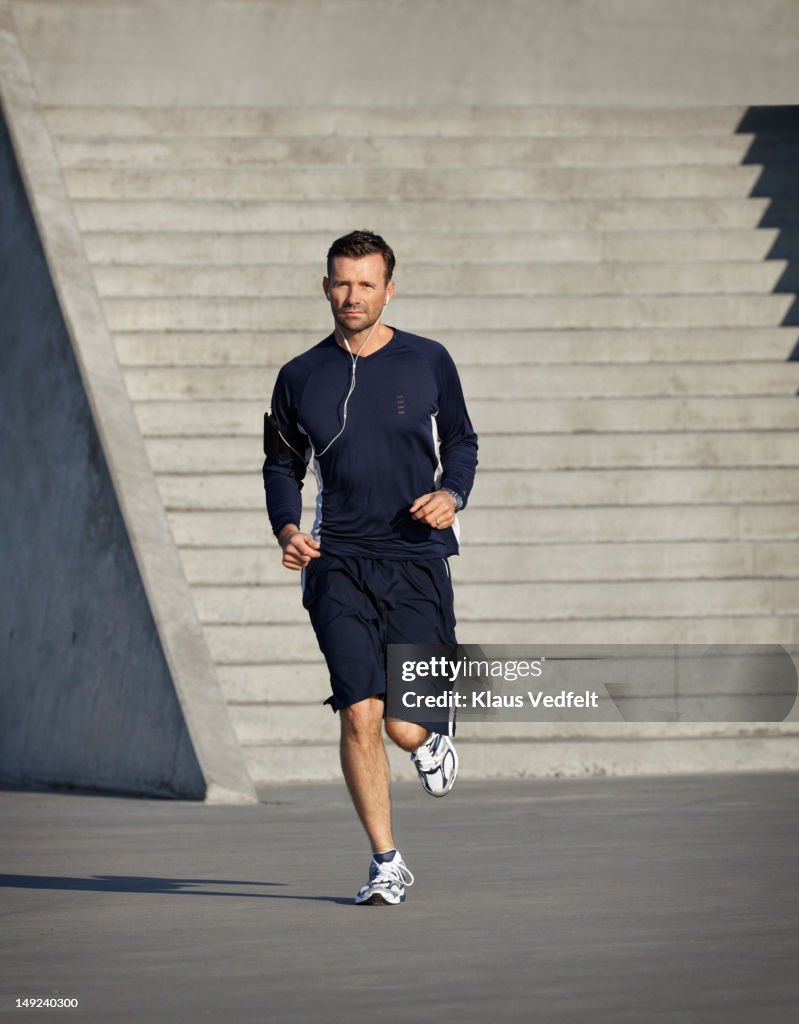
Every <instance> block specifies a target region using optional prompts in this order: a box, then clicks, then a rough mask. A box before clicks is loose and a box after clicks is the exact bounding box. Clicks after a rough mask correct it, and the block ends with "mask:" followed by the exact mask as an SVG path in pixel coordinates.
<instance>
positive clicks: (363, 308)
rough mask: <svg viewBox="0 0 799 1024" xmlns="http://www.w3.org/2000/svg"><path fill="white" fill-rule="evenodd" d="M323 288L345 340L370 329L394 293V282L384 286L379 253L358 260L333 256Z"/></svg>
mask: <svg viewBox="0 0 799 1024" xmlns="http://www.w3.org/2000/svg"><path fill="white" fill-rule="evenodd" d="M322 286H323V288H324V290H325V292H326V293H327V295H328V296H329V297H330V308H331V310H332V311H333V319H334V320H335V321H336V323H337V324H338V325H339V327H340V328H341V329H342V331H344V332H345V333H346V334H347V336H348V337H349V335H351V334H356V333H358V332H360V331H368V330H370V329H371V327H372V325H373V324H374V323H375V322H376V321H377V320H378V318H379V317H380V314H381V313H382V312H383V307H384V306H385V304H386V302H387V301H388V299H390V298H391V296H392V295H393V294H394V282H393V281H389V282H388V284H386V265H385V261H384V260H383V257H382V255H381V254H380V253H379V252H374V253H371V254H370V255H369V256H363V257H362V258H361V259H350V258H349V257H348V256H335V257H334V258H333V261H332V264H331V268H330V277H325V278H324V279H323V281H322Z"/></svg>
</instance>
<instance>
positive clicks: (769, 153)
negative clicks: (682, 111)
mask: <svg viewBox="0 0 799 1024" xmlns="http://www.w3.org/2000/svg"><path fill="white" fill-rule="evenodd" d="M56 143H57V147H58V156H59V162H60V163H61V166H62V167H65V168H68V169H70V170H71V169H74V168H96V167H101V168H106V169H107V168H111V167H114V168H117V167H120V168H131V167H137V168H148V169H152V168H163V169H166V170H174V169H176V168H180V167H183V168H192V169H194V168H228V167H248V166H249V167H252V166H256V167H264V166H270V165H281V164H282V165H289V166H296V167H299V166H302V167H313V166H315V165H321V166H324V167H328V166H332V165H336V164H357V165H359V166H369V165H371V164H378V165H380V166H383V167H431V166H436V165H446V166H454V167H483V166H485V167H498V166H504V167H515V166H523V167H530V166H536V165H545V166H550V167H564V168H568V167H583V166H589V167H592V166H603V165H604V166H612V167H670V166H680V165H688V166H698V165H706V166H730V165H735V164H744V163H745V164H758V165H762V164H764V163H768V165H769V166H774V165H778V164H786V163H791V162H793V163H797V162H799V136H793V137H792V136H772V137H767V138H764V139H762V140H760V139H758V137H757V136H756V135H752V134H743V133H742V134H735V135H732V134H731V135H727V136H721V137H719V136H718V135H710V134H693V135H687V134H683V135H641V136H628V137H626V138H625V137H618V136H607V135H587V134H581V135H574V136H569V135H561V136H517V137H515V138H508V137H507V136H503V135H495V134H492V133H491V132H486V133H485V134H483V133H481V134H480V135H479V136H475V134H474V133H467V134H464V135H450V136H429V135H416V136H413V135H396V136H391V135H372V134H370V133H369V132H368V130H367V131H366V132H365V133H364V134H362V135H354V134H353V135H347V136H340V135H336V136H333V135H317V136H314V135H301V136H298V135H296V134H294V133H293V132H286V134H284V135H278V134H269V135H264V134H261V133H256V134H252V135H237V136H230V135H220V136H217V137H214V136H208V135H206V136H202V137H200V136H196V135H188V136H187V135H162V134H158V133H152V134H149V135H147V134H145V135H128V136H119V135H98V136H82V137H81V136H74V135H69V134H66V135H59V136H57V137H56Z"/></svg>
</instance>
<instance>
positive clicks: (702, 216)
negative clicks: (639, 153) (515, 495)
mask: <svg viewBox="0 0 799 1024" xmlns="http://www.w3.org/2000/svg"><path fill="white" fill-rule="evenodd" d="M744 191H745V190H744ZM445 197H446V198H445ZM72 206H73V210H74V211H75V214H76V217H77V220H78V224H79V226H80V228H81V231H84V232H86V231H91V232H97V231H155V232H158V233H161V232H171V231H199V232H217V231H220V232H226V233H229V232H234V231H247V232H254V231H265V232H271V231H277V232H287V231H289V232H305V231H309V230H310V231H324V232H327V234H328V236H329V237H330V238H335V237H336V236H337V234H339V233H340V232H341V230H342V225H348V224H371V225H372V226H373V228H374V230H377V231H380V232H381V233H383V234H385V235H387V236H389V235H391V234H392V233H393V232H394V231H396V230H401V231H413V230H416V231H425V230H427V231H428V232H429V233H431V234H435V233H437V232H440V231H445V232H450V231H453V230H455V231H484V230H485V225H486V222H487V219H488V218H489V217H490V222H491V224H492V225H493V226H494V229H495V230H497V231H519V232H529V231H544V230H548V231H660V230H667V231H671V230H721V229H727V228H729V229H746V228H749V229H752V228H759V227H763V228H779V229H780V230H783V231H784V230H790V229H794V230H795V229H797V228H799V202H796V201H795V200H791V199H784V200H783V199H770V198H766V197H756V196H755V197H752V196H750V197H748V198H746V197H745V196H744V192H739V193H738V196H737V197H736V198H709V197H703V198H679V199H674V198H671V199H669V198H649V199H587V198H584V197H582V196H581V197H580V198H568V199H563V200H561V201H553V200H543V199H538V200H534V199H520V198H518V197H513V198H508V199H502V200H497V201H494V202H491V204H490V208H489V207H487V206H486V203H475V202H474V201H473V200H464V199H460V200H459V199H454V198H450V197H449V194H448V192H447V191H444V193H443V194H442V195H441V196H438V197H437V198H435V199H424V198H422V197H420V196H418V195H414V196H413V197H411V198H408V199H406V200H404V201H402V202H397V201H392V202H386V200H385V199H373V198H363V199H360V198H353V197H352V196H346V197H343V198H341V199H339V200H335V199H313V198H311V197H308V198H306V199H301V200H288V199H283V200H273V201H271V202H268V201H257V200H246V199H244V198H238V199H232V198H229V197H226V198H217V199H213V200H211V199H206V200H180V199H177V198H172V199H132V198H127V199H99V198H98V197H95V198H93V199H80V198H78V197H75V196H73V203H72Z"/></svg>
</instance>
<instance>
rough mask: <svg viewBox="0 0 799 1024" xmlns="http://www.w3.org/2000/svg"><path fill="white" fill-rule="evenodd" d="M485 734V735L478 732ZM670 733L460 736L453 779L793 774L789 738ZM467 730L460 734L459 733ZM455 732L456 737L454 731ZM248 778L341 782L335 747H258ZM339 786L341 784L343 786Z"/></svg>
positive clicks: (406, 776) (403, 768) (797, 749)
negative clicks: (508, 738)
mask: <svg viewBox="0 0 799 1024" xmlns="http://www.w3.org/2000/svg"><path fill="white" fill-rule="evenodd" d="M484 728H488V727H484ZM675 729H676V727H675V726H670V727H669V737H668V738H666V737H661V738H657V739H656V738H644V739H639V738H638V737H637V735H636V732H637V726H632V727H631V729H630V730H628V732H627V734H626V735H625V736H624V737H623V739H621V738H619V737H616V736H615V735H614V736H609V737H608V738H607V739H603V738H596V739H585V740H579V739H572V738H568V739H563V740H542V741H541V742H536V741H535V740H534V739H533V740H529V739H528V740H527V741H523V742H516V743H512V742H508V743H503V744H502V745H501V746H500V745H498V744H497V743H496V741H495V738H494V737H493V736H491V734H489V733H485V734H484V737H485V738H483V739H477V738H474V739H472V738H471V737H466V736H460V735H459V742H458V750H459V752H460V768H459V777H460V778H462V779H464V780H466V779H490V778H496V779H500V778H573V777H576V778H583V777H586V776H592V775H596V776H604V775H614V776H624V775H636V776H644V775H673V774H692V773H699V772H701V773H706V772H708V773H713V772H741V771H796V770H797V768H799V744H798V743H797V742H796V737H795V736H794V735H793V734H787V735H782V734H772V733H773V730H772V729H771V728H770V727H769V728H768V730H767V732H765V734H763V733H760V734H758V735H754V736H749V737H741V736H739V735H731V736H729V737H723V736H713V737H712V738H708V739H705V738H701V737H693V736H682V735H681V734H680V733H676V738H675ZM465 731H466V727H465V726H464V727H463V732H464V733H465ZM459 732H460V730H459ZM389 747H390V749H389V750H388V758H389V764H390V766H391V774H392V778H393V779H394V780H395V781H406V782H407V781H409V780H412V779H413V766H412V765H411V764H410V762H409V760H408V758H407V755H404V754H403V753H402V752H401V751H399V750H398V749H397V748H396V747H394V745H393V744H389ZM245 757H246V760H247V766H248V769H249V772H250V776H251V778H252V780H253V782H254V783H255V784H256V785H266V784H268V783H271V784H274V782H275V780H276V779H280V780H281V781H283V780H285V781H287V782H289V781H297V782H301V781H307V782H323V781H332V780H341V779H342V775H341V767H340V765H339V761H338V744H337V743H325V744H307V745H301V744H264V745H253V746H248V747H246V748H245ZM342 784H343V782H342Z"/></svg>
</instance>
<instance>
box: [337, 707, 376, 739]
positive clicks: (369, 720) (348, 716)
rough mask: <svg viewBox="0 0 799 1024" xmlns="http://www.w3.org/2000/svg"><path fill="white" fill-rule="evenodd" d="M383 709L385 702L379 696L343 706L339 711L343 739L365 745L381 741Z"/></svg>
mask: <svg viewBox="0 0 799 1024" xmlns="http://www.w3.org/2000/svg"><path fill="white" fill-rule="evenodd" d="M383 709H384V704H383V701H382V700H381V699H380V698H379V697H367V698H366V700H359V701H358V702H357V704H350V706H349V707H348V708H342V709H341V711H339V718H340V719H341V737H342V739H345V740H347V741H349V742H352V743H359V744H361V743H362V744H365V745H369V744H373V743H379V742H380V730H381V726H382V723H383Z"/></svg>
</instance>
